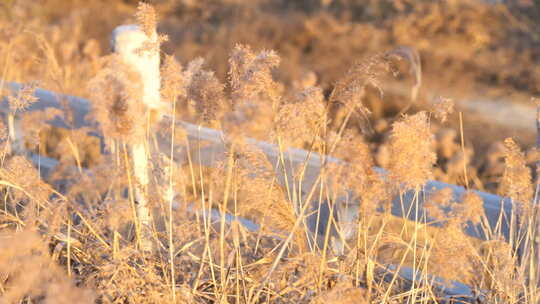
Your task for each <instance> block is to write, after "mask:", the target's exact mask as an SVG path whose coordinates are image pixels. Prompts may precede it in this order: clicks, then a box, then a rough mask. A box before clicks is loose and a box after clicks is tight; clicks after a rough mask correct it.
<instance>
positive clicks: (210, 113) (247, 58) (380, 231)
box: [0, 1, 538, 303]
mask: <svg viewBox="0 0 540 304" xmlns="http://www.w3.org/2000/svg"><path fill="white" fill-rule="evenodd" d="M186 3H187V2H186ZM332 3H334V4H331V5H330V4H326V5H323V3H322V2H321V3H320V4H321V5H322V6H326V7H327V8H328V9H329V12H328V14H329V15H328V16H327V17H326V18H327V22H328V23H332V22H335V18H334V17H332V15H331V14H333V13H332V10H333V9H335V8H334V7H333V6H332V5H344V6H345V7H349V6H351V7H355V6H354V3H352V2H348V1H335V2H332ZM385 3H386V2H385ZM404 3H405V4H404V5H405V6H404V7H403V9H407V8H409V9H412V7H410V6H407V5H408V4H410V2H408V1H405V2H404ZM387 4H388V5H391V7H393V8H395V7H397V6H394V3H390V2H388V3H387ZM186 5H187V4H186ZM419 5H420V6H421V7H422V8H424V9H428V8H431V6H429V4H426V3H424V2H422V3H421V4H419ZM391 13H392V14H397V11H394V10H392V11H391ZM354 14H360V13H358V12H354ZM411 14H414V12H413V11H411ZM437 14H438V15H445V13H444V12H438V13H437ZM357 17H358V16H357ZM321 18H322V17H321ZM355 18H356V17H355ZM403 18H405V21H407V20H409V19H408V18H407V16H404V17H403ZM135 19H137V21H138V22H139V26H140V28H141V29H142V32H144V34H145V35H146V38H148V41H147V42H149V43H150V44H146V45H143V47H142V49H139V50H138V52H137V55H138V56H139V55H144V54H141V53H147V54H146V55H148V52H150V53H152V52H155V51H157V50H159V46H160V43H161V42H163V38H160V36H158V33H157V31H156V25H157V16H156V11H155V9H154V8H153V7H152V6H150V5H148V4H142V3H141V4H139V7H138V13H137V14H136V16H135ZM332 20H333V21H332ZM459 20H461V19H459ZM319 21H320V20H319ZM216 22H219V20H218V21H216ZM320 22H322V21H320ZM458 23H459V22H458ZM305 26H306V27H309V26H310V25H309V24H307V25H305ZM311 26H313V25H311ZM334 26H336V24H334ZM351 27H354V26H352V25H351ZM344 31H348V29H344ZM480 38H482V37H480ZM480 38H478V39H480ZM365 41H368V40H367V39H366V40H365ZM482 41H483V40H481V41H480V42H482ZM55 47H56V45H53V46H50V48H49V46H47V45H46V44H42V48H41V51H42V52H44V54H45V55H47V58H48V59H49V61H48V64H50V65H52V66H54V69H53V72H52V73H53V74H54V75H49V78H50V79H52V81H55V82H56V85H57V86H58V87H62V90H61V91H62V92H67V91H69V90H70V87H71V85H68V84H64V83H63V82H64V81H66V82H67V80H66V79H65V78H69V75H70V74H69V69H68V68H67V67H66V66H67V65H66V66H63V65H62V64H60V63H59V62H58V61H56V63H55V58H56V57H55V56H57V55H56V54H55V53H56V52H57V51H58V50H56V49H55ZM2 50H3V49H2ZM66 52H67V51H66ZM73 52H74V53H75V54H77V52H76V51H73ZM404 52H405V51H404V49H398V50H397V51H394V52H388V53H383V54H382V55H376V56H374V57H371V59H368V60H364V61H360V63H358V64H354V65H353V66H352V68H350V69H349V72H348V73H346V74H345V76H344V77H343V78H342V79H341V80H339V81H337V82H336V84H335V86H334V88H333V90H331V91H330V90H328V91H327V90H325V89H323V88H320V87H317V86H316V85H317V77H315V78H314V79H313V77H307V80H306V79H304V80H301V81H298V82H297V83H296V84H295V85H293V87H294V88H293V89H291V88H289V87H288V84H286V83H285V84H282V83H280V82H279V81H278V79H279V73H280V70H279V69H278V65H279V63H280V62H281V58H280V57H279V56H278V55H277V53H276V52H274V51H266V50H263V51H260V52H256V51H253V50H252V49H251V48H250V47H248V46H247V45H243V44H238V45H236V46H235V47H234V48H233V49H232V52H231V54H230V55H229V60H228V65H227V70H228V71H229V72H228V75H229V79H228V82H227V85H224V84H222V82H220V80H219V74H216V73H214V72H213V71H211V70H210V69H209V68H207V67H205V63H204V60H203V59H195V60H192V61H191V62H189V63H188V64H187V65H185V66H186V67H185V68H184V67H183V66H182V65H181V64H180V63H179V62H178V61H177V59H175V58H174V57H172V56H169V57H165V62H164V63H163V65H162V66H161V80H162V82H161V85H160V87H159V89H160V90H159V92H153V93H159V94H158V96H157V97H156V96H152V97H153V98H157V100H151V101H152V102H155V103H149V100H146V99H145V97H147V96H148V95H147V93H148V92H147V91H148V87H145V83H144V82H143V79H144V76H147V75H141V73H140V72H141V71H139V70H137V69H133V68H131V67H130V66H129V65H128V64H127V62H124V61H122V60H121V58H119V56H115V55H113V56H107V57H106V58H94V59H95V61H93V62H94V63H95V64H96V66H95V67H96V68H99V69H100V71H99V72H97V73H96V76H95V77H94V78H93V80H92V81H90V84H89V85H88V87H89V91H90V92H89V93H90V94H89V95H90V96H91V98H92V106H93V110H92V116H93V119H94V120H95V121H96V122H97V123H98V124H99V128H100V130H101V134H102V136H103V140H104V141H105V142H106V143H107V144H109V145H108V148H109V149H108V151H106V152H105V153H104V155H102V156H100V157H99V158H98V159H97V160H96V161H95V162H94V163H93V164H92V166H86V164H88V163H86V162H85V161H84V160H85V159H87V158H90V157H89V156H84V151H81V150H82V149H83V148H82V145H83V144H84V143H85V141H84V140H85V139H83V137H84V136H83V135H86V134H87V133H89V131H90V130H95V129H94V128H90V127H88V128H82V129H77V130H69V131H68V132H69V134H67V135H65V136H59V137H61V138H58V139H55V140H54V144H55V146H57V147H56V148H55V152H56V153H58V154H60V155H61V157H60V165H59V166H58V167H57V168H56V169H55V171H54V172H53V174H52V175H49V176H48V177H47V178H46V179H45V178H42V177H41V175H40V172H39V171H37V170H36V169H34V167H33V166H32V164H31V163H29V161H28V160H26V158H25V157H24V156H22V155H16V154H15V153H12V151H10V149H3V151H5V153H4V154H2V155H1V158H0V159H1V160H2V161H1V162H0V184H1V185H2V188H1V189H0V190H1V192H2V197H3V198H4V200H3V203H2V204H1V206H0V231H1V234H2V235H1V238H0V296H2V300H3V301H5V302H6V303H30V302H32V303H47V302H51V303H52V302H54V303H74V302H85V301H86V302H88V303H94V302H97V303H217V302H219V303H229V302H235V303H323V302H325V303H441V302H445V301H451V300H448V299H447V298H446V299H445V298H443V297H444V296H445V292H446V291H444V290H441V288H439V287H440V284H438V283H436V282H434V280H433V279H432V278H431V277H430V276H428V274H436V275H439V276H441V277H442V278H444V279H448V280H458V281H460V282H465V283H468V284H470V285H471V287H472V288H473V289H474V292H476V293H477V294H478V296H477V297H475V295H470V296H471V298H470V299H466V300H467V301H468V302H471V303H473V302H476V303H519V302H520V301H521V302H524V303H536V302H538V295H537V294H538V293H537V290H538V287H537V272H538V271H537V269H538V267H537V266H538V263H537V259H536V258H537V256H538V255H537V251H538V248H537V245H536V243H535V241H534V240H536V236H537V231H536V228H535V227H536V221H537V218H538V216H537V215H536V213H535V211H536V209H535V208H533V207H530V209H527V212H523V211H521V210H520V216H521V217H520V223H522V224H521V225H512V227H511V229H518V231H514V230H511V231H510V233H508V234H509V237H508V238H504V237H505V236H506V235H505V232H504V231H503V232H500V231H499V230H504V229H503V228H500V227H502V226H503V225H504V223H505V222H504V221H505V220H506V217H504V216H502V217H501V219H500V220H499V223H498V224H497V225H498V227H499V228H497V229H491V228H489V227H488V226H489V225H488V224H489V223H488V221H487V219H486V215H485V214H484V206H483V201H482V199H481V197H480V196H479V195H478V194H476V193H475V192H472V191H468V192H466V193H465V194H464V196H463V197H460V198H458V197H455V193H454V191H453V190H451V189H443V190H440V191H437V192H436V193H433V194H431V195H426V194H427V193H428V192H429V191H430V189H424V186H425V184H426V182H427V181H428V180H430V179H431V178H433V176H434V175H435V173H434V166H435V165H438V164H439V163H437V154H439V155H442V156H443V158H444V163H443V165H442V166H441V167H443V168H444V169H445V170H446V172H452V173H455V174H454V175H455V176H458V172H459V174H461V175H459V176H460V177H468V175H467V172H469V173H470V172H473V171H472V170H471V171H466V172H463V171H462V169H463V167H464V166H467V165H468V164H469V163H470V161H469V156H468V154H467V153H468V152H467V150H466V149H465V147H463V146H459V145H458V146H456V140H457V138H456V137H457V132H446V131H445V129H440V128H439V127H438V126H436V125H435V124H434V123H432V121H431V120H430V115H429V114H428V113H427V112H425V111H419V112H417V113H416V114H408V115H404V116H401V115H399V116H400V117H398V119H397V120H396V121H394V122H391V121H390V120H388V121H381V122H380V123H377V124H374V127H373V130H374V131H375V133H380V134H376V135H380V138H379V139H373V138H372V137H376V135H373V134H371V133H367V132H366V133H364V134H359V132H357V131H356V130H353V128H357V129H360V130H361V129H362V124H360V125H359V124H358V119H356V120H355V119H351V118H361V119H366V118H367V114H368V113H369V112H370V109H369V108H368V107H367V106H366V105H367V102H366V101H367V100H368V98H369V94H370V93H369V91H370V90H371V89H372V88H373V87H374V88H375V89H376V90H377V91H379V90H380V89H381V88H382V87H383V83H382V82H383V80H384V78H383V74H386V73H388V72H396V70H395V67H393V66H392V64H391V62H390V59H393V56H398V57H404V58H408V59H409V61H410V62H409V64H410V65H411V66H413V67H412V68H411V69H412V70H413V74H414V76H415V84H414V86H413V91H412V93H411V95H412V96H411V97H412V100H413V101H415V100H416V99H417V98H418V88H419V84H420V77H419V74H418V69H419V64H420V62H419V58H418V57H417V56H415V55H414V54H412V53H411V54H408V55H407V53H406V52H405V53H404ZM1 54H12V53H11V51H10V52H7V53H1ZM9 56H11V55H9ZM65 56H66V57H69V58H73V57H77V56H76V55H65ZM73 60H74V59H73ZM81 60H83V59H81ZM8 61H9V60H8ZM83 61H84V60H83ZM224 61H226V60H224ZM222 64H224V63H222ZM321 64H324V63H321ZM56 68H59V70H58V69H56ZM10 73H12V70H11V68H10ZM308 74H309V73H308ZM3 79H4V76H2V81H3ZM30 91H31V90H30V89H28V88H25V89H23V91H22V92H21V93H20V95H19V96H18V98H17V97H13V96H12V98H11V99H13V98H16V100H9V101H10V105H11V106H12V107H13V108H12V110H13V111H12V112H15V111H14V109H15V108H16V110H17V112H19V110H22V109H24V108H26V106H25V105H26V104H28V103H31V102H33V99H32V98H33V97H31V94H30ZM377 93H380V92H377ZM8 99H9V98H8ZM161 100H164V102H161ZM158 104H159V106H160V107H157V105H158ZM153 106H155V107H153ZM161 106H162V107H161ZM333 107H337V108H340V107H341V108H342V109H345V112H344V113H345V114H344V117H339V115H337V114H336V113H333V111H335V109H333ZM406 109H407V110H409V109H408V108H406ZM64 110H66V111H63V112H62V114H63V116H64V120H66V121H70V120H69V119H70V113H67V114H66V112H68V111H67V108H66V109H64ZM413 110H414V109H413ZM152 111H156V112H158V111H161V112H159V113H153V112H152ZM20 112H21V114H22V115H23V118H22V119H23V120H25V119H26V120H27V122H26V124H30V125H32V122H31V121H30V122H29V119H30V118H33V117H35V116H33V115H34V114H33V113H24V112H23V111H20ZM451 112H452V106H451V103H450V102H449V101H448V100H446V99H442V100H441V101H440V102H439V103H437V104H436V105H435V108H433V109H431V113H433V115H434V116H435V117H437V118H439V119H440V120H442V121H444V120H446V119H447V118H448V117H447V116H448V115H449V114H451ZM334 114H336V115H334ZM358 114H359V115H358ZM394 114H395V113H394ZM38 115H41V116H43V113H39V114H38ZM25 117H26V118H25ZM162 118H163V119H162ZM184 118H189V120H191V121H195V122H197V123H198V124H205V125H213V126H214V125H215V126H218V125H222V126H223V129H224V133H225V136H224V137H223V138H221V139H222V142H220V143H219V144H218V143H214V145H210V146H206V145H204V143H201V142H197V141H193V140H188V139H187V138H186V134H185V132H184V130H183V129H182V128H181V127H180V124H178V123H177V119H184ZM336 118H337V119H336ZM158 120H159V121H158ZM332 120H336V121H332ZM36 122H37V120H34V121H33V123H34V124H36ZM158 123H159V124H158ZM26 124H25V127H24V128H23V129H24V130H25V133H28V132H27V131H31V130H30V127H31V126H28V128H27V127H26ZM39 124H41V122H40V123H39ZM73 125H74V124H70V126H73ZM37 127H38V128H42V126H37ZM364 127H365V125H364ZM158 128H159V129H158ZM0 131H1V130H0ZM158 132H159V134H158ZM436 132H437V134H438V135H439V139H440V140H439V141H438V142H437V144H436V143H435V138H436V137H435V135H434V133H436ZM34 133H37V135H44V134H46V133H45V132H40V131H37V132H34ZM383 133H384V134H383ZM58 134H59V133H58ZM58 134H57V135H58ZM160 136H161V137H167V140H168V141H167V142H166V144H167V147H166V148H165V149H164V148H163V146H164V144H163V141H162V138H159V137H160ZM4 137H6V139H5V141H7V143H8V144H12V140H13V139H12V138H11V139H10V138H9V136H4ZM249 137H256V138H264V139H270V140H272V141H273V142H274V143H277V145H275V146H277V153H276V155H273V158H269V157H268V156H267V155H266V154H265V152H264V151H263V148H264V149H267V148H268V146H266V145H265V146H262V148H261V147H259V146H257V145H254V144H253V141H252V140H249ZM46 140H51V138H46ZM46 140H45V141H46ZM28 141H29V140H28V139H27V140H26V143H28ZM51 141H52V140H51ZM376 141H380V142H385V146H384V147H386V148H385V149H386V152H384V153H386V158H387V161H386V163H387V164H388V166H387V168H388V169H389V173H388V174H384V173H381V172H380V171H379V170H378V169H376V168H374V165H375V164H376V163H377V162H378V161H379V160H378V159H383V158H384V157H383V156H384V155H383V156H380V155H378V156H379V157H375V156H374V154H373V152H374V151H375V150H376V149H379V152H380V154H381V155H382V154H383V152H381V151H382V149H380V148H378V147H376V144H374V142H376ZM35 143H36V145H37V146H38V149H41V150H43V149H45V150H48V149H50V147H49V146H45V147H41V144H42V141H41V140H37V141H35ZM221 144H222V145H221ZM49 145H52V143H51V142H49ZM291 146H293V147H305V148H309V149H311V150H312V151H313V150H314V151H317V152H321V154H323V155H322V157H321V159H320V163H319V164H318V165H320V166H321V167H323V169H322V170H321V173H320V174H319V172H317V174H315V176H308V172H307V171H308V170H307V169H306V167H307V165H308V164H307V162H309V161H310V159H305V162H306V163H303V162H302V163H300V164H292V161H291V160H290V158H289V157H288V156H289V155H291V154H293V153H294V152H295V150H289V149H288V148H289V147H291ZM216 147H217V148H216ZM212 149H216V151H213V150H212ZM41 150H38V152H40V151H41ZM209 151H210V152H209ZM49 152H50V151H49ZM503 152H504V153H503V154H502V155H503V157H505V161H506V167H505V169H504V172H505V173H504V177H505V181H504V183H503V185H504V186H503V189H504V191H505V193H507V194H509V195H510V196H511V197H512V198H513V199H514V200H515V201H516V202H520V203H523V206H529V205H532V203H533V202H534V198H533V192H532V186H531V181H532V177H531V173H530V171H529V170H528V168H527V161H526V160H525V158H524V154H523V153H522V152H521V151H520V149H519V148H518V147H517V145H516V144H515V143H514V142H513V141H511V140H508V141H506V146H505V149H504V151H503ZM205 153H207V154H211V153H214V154H212V155H211V157H216V163H217V165H215V166H214V167H213V168H211V167H210V166H209V165H205V164H203V157H204V155H205ZM312 153H313V152H310V153H308V157H311V156H312V155H313V154H312ZM459 153H461V155H459ZM329 155H331V156H333V157H336V158H338V160H337V161H334V159H333V158H331V157H329ZM494 158H496V160H494V163H497V164H498V163H500V161H501V158H500V157H498V156H494ZM141 161H142V164H141ZM494 166H495V165H494ZM453 167H455V168H454V169H452V168H453ZM290 172H292V173H290ZM463 175H465V176H463ZM455 176H453V177H452V178H454V177H455ZM455 178H456V179H457V177H455ZM307 179H310V180H309V181H307ZM310 182H311V184H309V183H310ZM396 189H398V190H399V195H398V196H396V197H393V196H395V195H394V194H395V192H396V191H395V190H396ZM409 190H412V191H409ZM424 190H426V191H424ZM410 197H412V200H411V199H410ZM393 199H396V200H399V202H401V203H402V205H401V207H402V210H401V211H402V213H403V217H396V216H394V215H392V211H393V210H391V206H394V205H395V203H392V200H393ZM405 202H407V203H408V204H409V206H408V209H407V210H405V208H404V207H405ZM391 204H392V205H391ZM395 206H397V207H399V205H395ZM421 206H424V207H425V209H421V208H420V207H421ZM347 207H351V210H356V211H354V212H351V210H347V209H346V208H347ZM143 209H144V210H143ZM421 210H426V211H427V213H423V212H421ZM394 211H395V210H394ZM413 211H414V213H413ZM406 217H408V218H414V219H416V222H414V221H409V220H408V219H407V218H406ZM315 218H317V219H322V221H321V222H319V221H317V222H316V224H315V226H316V227H312V224H313V223H312V219H315ZM246 219H247V220H250V221H251V222H252V223H246V221H245V220H246ZM522 219H525V220H522ZM512 223H513V222H512ZM491 224H493V223H491ZM497 225H496V226H497ZM470 229H476V230H477V231H481V232H483V233H484V234H485V236H486V238H487V239H488V240H487V241H480V240H473V239H472V238H470V237H469V236H467V234H466V232H468V231H469V230H470ZM21 231H22V232H21ZM396 269H398V270H399V269H408V270H409V271H410V272H412V273H418V276H414V275H413V277H411V278H409V279H404V278H403V277H401V276H399V275H397V272H396V271H391V270H396ZM87 290H92V292H90V291H87ZM456 302H457V300H456Z"/></svg>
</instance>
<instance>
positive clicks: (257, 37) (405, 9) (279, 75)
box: [0, 0, 540, 191]
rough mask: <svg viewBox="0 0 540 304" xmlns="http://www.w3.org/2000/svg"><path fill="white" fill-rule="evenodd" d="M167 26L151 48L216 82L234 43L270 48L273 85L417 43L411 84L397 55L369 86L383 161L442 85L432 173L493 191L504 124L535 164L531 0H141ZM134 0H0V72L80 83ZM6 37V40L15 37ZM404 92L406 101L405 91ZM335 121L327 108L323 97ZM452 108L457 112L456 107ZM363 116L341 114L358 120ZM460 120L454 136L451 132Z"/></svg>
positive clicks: (375, 145) (65, 86) (75, 86)
mask: <svg viewBox="0 0 540 304" xmlns="http://www.w3.org/2000/svg"><path fill="white" fill-rule="evenodd" d="M148 2H149V3H151V4H153V5H154V6H155V7H156V10H157V11H158V14H159V18H160V19H159V21H158V24H159V27H158V30H159V31H160V32H161V33H163V34H166V35H168V37H169V40H168V41H167V42H166V43H164V45H163V49H162V51H163V52H164V53H167V54H174V55H175V56H176V57H177V58H178V59H179V61H180V62H181V63H182V64H184V65H185V64H187V63H188V62H189V61H191V60H193V59H195V58H197V57H202V58H204V59H205V60H206V65H207V68H208V69H210V70H213V71H215V72H216V75H217V76H218V78H219V79H220V80H221V82H222V83H225V84H226V83H227V70H228V68H229V65H228V57H229V54H230V52H231V50H232V48H233V47H234V45H235V44H237V43H243V44H248V45H250V46H251V47H252V48H253V49H254V50H261V49H272V50H275V51H277V52H278V54H279V55H280V56H281V60H282V61H281V65H280V67H279V69H277V70H276V71H275V75H274V76H275V79H276V80H278V81H279V82H280V83H282V84H283V86H284V90H289V89H295V88H302V87H307V86H313V85H316V86H320V87H321V88H322V89H323V90H324V92H325V94H326V95H328V94H330V92H331V90H332V88H333V85H334V84H335V82H336V81H337V80H338V79H339V78H340V77H342V76H343V75H344V74H345V73H346V72H347V70H348V69H349V68H350V67H351V66H352V65H353V64H354V63H357V62H359V61H362V60H365V59H369V58H370V57H372V56H376V55H377V54H381V53H383V52H386V51H390V50H393V49H396V48H398V47H402V46H407V47H410V48H411V49H413V50H416V51H417V52H418V53H419V55H420V59H421V66H422V85H421V88H420V91H419V95H418V98H417V99H416V100H415V101H414V102H412V101H411V98H410V90H411V88H412V87H413V86H414V84H415V81H416V80H415V77H414V75H413V74H414V73H411V72H410V69H411V67H410V63H409V62H400V63H399V64H397V65H396V67H397V72H399V73H398V74H397V76H396V77H388V79H382V80H380V84H381V89H382V92H383V94H381V93H380V92H379V91H378V90H377V89H375V88H374V89H373V90H372V91H371V90H370V92H368V93H369V94H368V97H367V99H366V104H367V105H368V107H369V109H370V110H371V112H372V114H371V116H369V121H368V122H367V123H368V124H369V126H370V128H369V130H370V131H369V132H368V133H366V134H364V135H365V137H366V138H367V139H368V141H369V142H370V145H371V148H372V150H373V152H374V153H375V155H376V161H377V164H378V165H380V166H383V167H384V165H385V161H386V160H385V157H386V156H385V153H386V151H385V142H386V138H387V134H388V133H389V132H388V131H389V130H390V127H391V123H392V122H393V121H394V120H395V119H396V118H397V117H398V116H399V115H400V114H401V112H404V110H407V111H406V112H407V113H414V112H415V111H417V110H421V109H430V107H432V106H433V102H434V101H437V100H443V99H447V98H448V99H452V100H453V101H454V102H455V103H456V105H455V107H456V110H455V112H454V114H452V115H451V116H450V117H449V121H448V122H447V123H445V124H436V123H434V124H433V130H434V132H435V134H436V137H437V153H438V158H439V161H438V163H437V168H436V176H437V178H438V179H440V180H443V181H447V182H452V183H457V184H463V180H464V179H463V176H462V175H463V170H462V168H463V162H466V164H467V165H469V166H471V168H472V169H471V170H470V172H469V173H468V174H470V175H471V176H470V177H469V178H470V179H471V180H472V183H473V186H474V187H475V188H479V189H483V190H488V191H496V189H497V184H498V179H499V178H500V176H501V174H502V170H504V163H503V153H502V151H503V148H502V144H501V142H502V141H503V140H504V138H506V137H513V138H514V139H515V140H516V141H517V142H518V143H520V144H521V145H522V146H523V147H524V148H525V149H526V150H527V159H528V162H529V164H530V165H533V164H534V163H535V161H536V160H537V159H538V151H537V150H536V149H533V147H534V146H535V138H536V125H535V118H536V105H535V102H534V98H535V97H538V96H539V95H540V68H539V62H540V37H539V36H540V1H538V0H514V1H504V0H501V1H492V0H490V1H488V0H486V1H480V0H446V1H431V0H428V1H424V0H296V1H293V0H176V1H172V0H171V1H167V0H163V1H148ZM137 3H138V1H135V0H133V1H127V0H124V1H122V0H108V1H101V0H95V1H83V0H48V1H45V0H21V1H16V0H0V73H1V74H0V75H1V79H5V80H10V81H19V82H29V81H38V83H39V86H40V87H42V88H46V89H50V90H53V91H56V92H60V93H65V94H70V95H77V96H82V97H87V96H88V91H87V83H88V81H89V80H90V79H91V78H92V77H93V76H94V75H95V74H96V73H97V71H98V70H99V69H100V68H101V64H102V61H100V57H101V56H104V55H107V54H108V53H109V39H110V33H111V31H112V30H113V29H114V28H115V27H116V26H117V25H120V24H125V23H131V22H133V21H134V20H133V17H132V16H133V14H134V12H135V11H136V8H137ZM13 50H16V51H13ZM411 103H412V105H411ZM409 105H411V106H410V107H409ZM333 110H334V113H333V119H334V120H335V122H336V124H338V122H339V120H340V117H339V109H333ZM460 112H461V114H462V115H461V116H462V123H461V122H460V119H459V116H460V115H459V113H460ZM365 123H366V122H365V121H364V122H361V121H358V122H353V123H352V124H351V125H352V128H355V127H357V128H358V129H360V128H361V125H362V124H365ZM461 133H463V137H464V141H463V142H464V147H462V145H461Z"/></svg>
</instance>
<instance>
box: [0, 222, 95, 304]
mask: <svg viewBox="0 0 540 304" xmlns="http://www.w3.org/2000/svg"><path fill="white" fill-rule="evenodd" d="M0 237H1V241H0V249H1V251H0V252H1V253H0V265H1V269H2V270H0V288H1V290H2V302H4V303H23V302H30V301H32V302H34V301H40V302H41V303H60V304H68V303H94V300H95V295H94V293H93V292H92V291H91V290H89V289H88V288H80V287H77V286H76V284H75V283H74V282H73V281H72V280H71V279H70V278H69V277H68V275H67V274H66V271H65V269H64V268H63V267H61V266H59V265H58V264H57V263H56V261H54V260H53V259H52V258H51V256H50V250H49V244H48V242H47V241H46V240H43V239H42V237H41V236H40V235H39V234H38V233H36V232H35V231H32V229H25V230H24V231H20V232H11V233H6V231H5V232H3V233H2V235H1V236H0Z"/></svg>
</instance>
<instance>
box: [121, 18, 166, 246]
mask: <svg viewBox="0 0 540 304" xmlns="http://www.w3.org/2000/svg"><path fill="white" fill-rule="evenodd" d="M111 46H112V50H113V52H114V53H116V54H117V55H119V56H120V58H121V59H122V61H123V62H124V63H125V64H128V65H129V66H131V67H133V68H134V70H135V71H137V72H139V74H140V79H141V81H142V85H143V96H142V98H141V101H142V102H143V103H144V104H145V105H146V106H147V109H146V110H147V117H146V118H144V120H145V121H147V122H150V119H149V115H150V114H151V112H155V113H158V114H159V113H161V112H162V111H161V109H162V108H163V106H162V103H161V100H160V75H159V43H158V39H157V34H156V33H153V34H152V35H150V36H148V35H147V34H146V33H145V32H144V31H143V30H142V29H141V28H140V27H139V26H138V25H122V26H119V27H117V28H116V29H115V30H114V31H113V34H112V40H111ZM141 126H142V127H144V126H147V125H146V124H141ZM129 149H130V152H131V158H132V160H133V174H134V176H135V180H136V185H135V199H136V201H137V217H138V220H139V224H140V232H141V235H140V236H141V242H142V244H141V246H142V249H143V250H144V251H151V250H152V240H151V238H152V224H151V215H150V210H149V207H148V181H149V177H148V161H149V159H148V155H149V153H148V149H147V140H146V139H145V138H143V139H140V140H136V141H135V142H134V143H132V144H131V145H130V147H129Z"/></svg>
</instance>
